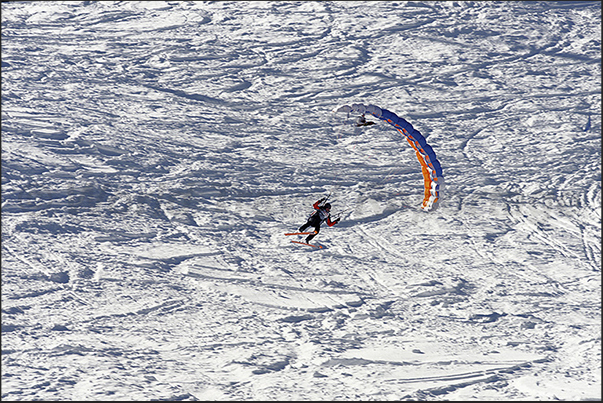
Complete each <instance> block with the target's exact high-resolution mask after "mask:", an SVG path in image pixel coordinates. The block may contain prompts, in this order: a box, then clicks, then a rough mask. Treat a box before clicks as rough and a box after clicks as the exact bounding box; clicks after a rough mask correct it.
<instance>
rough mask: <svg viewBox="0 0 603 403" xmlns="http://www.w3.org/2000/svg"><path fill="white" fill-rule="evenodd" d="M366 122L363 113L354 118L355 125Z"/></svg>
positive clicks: (361, 124)
mask: <svg viewBox="0 0 603 403" xmlns="http://www.w3.org/2000/svg"><path fill="white" fill-rule="evenodd" d="M365 124H366V118H365V117H364V113H363V114H362V115H360V116H358V117H357V118H356V126H363V125H365Z"/></svg>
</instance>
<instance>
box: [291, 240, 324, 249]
mask: <svg viewBox="0 0 603 403" xmlns="http://www.w3.org/2000/svg"><path fill="white" fill-rule="evenodd" d="M291 242H292V243H298V244H300V245H308V246H311V247H313V248H318V249H322V246H320V245H312V244H311V243H306V242H300V241H291Z"/></svg>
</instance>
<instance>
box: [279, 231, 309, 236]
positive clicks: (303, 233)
mask: <svg viewBox="0 0 603 403" xmlns="http://www.w3.org/2000/svg"><path fill="white" fill-rule="evenodd" d="M310 234H316V231H312V232H289V233H286V234H285V235H310Z"/></svg>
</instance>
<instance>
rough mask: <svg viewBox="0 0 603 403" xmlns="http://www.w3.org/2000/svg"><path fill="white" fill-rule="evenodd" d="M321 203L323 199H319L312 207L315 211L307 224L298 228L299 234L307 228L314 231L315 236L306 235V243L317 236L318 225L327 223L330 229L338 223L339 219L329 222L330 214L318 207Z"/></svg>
mask: <svg viewBox="0 0 603 403" xmlns="http://www.w3.org/2000/svg"><path fill="white" fill-rule="evenodd" d="M322 201H324V199H320V200H319V201H317V202H316V203H314V204H313V205H312V207H314V210H315V211H314V212H313V213H312V215H311V216H310V217H309V218H308V222H307V223H305V224H304V225H302V226H301V227H299V232H304V231H305V230H306V229H307V228H308V227H314V230H315V231H316V234H310V235H308V237H307V238H306V242H310V241H311V240H312V238H314V237H315V236H316V235H318V233H319V232H320V224H322V223H323V222H324V221H326V222H327V225H328V226H329V227H332V226H333V225H335V224H337V223H338V222H339V219H336V220H335V221H331V214H330V213H329V211H328V210H327V209H326V208H324V207H319V204H320V203H321V202H322Z"/></svg>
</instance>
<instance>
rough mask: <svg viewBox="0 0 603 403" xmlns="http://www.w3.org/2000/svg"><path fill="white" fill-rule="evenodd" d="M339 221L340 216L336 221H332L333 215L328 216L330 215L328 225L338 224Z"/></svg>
mask: <svg viewBox="0 0 603 403" xmlns="http://www.w3.org/2000/svg"><path fill="white" fill-rule="evenodd" d="M338 222H339V218H338V219H336V220H335V221H331V216H328V217H327V225H328V226H329V227H332V226H333V225H335V224H337V223H338Z"/></svg>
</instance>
